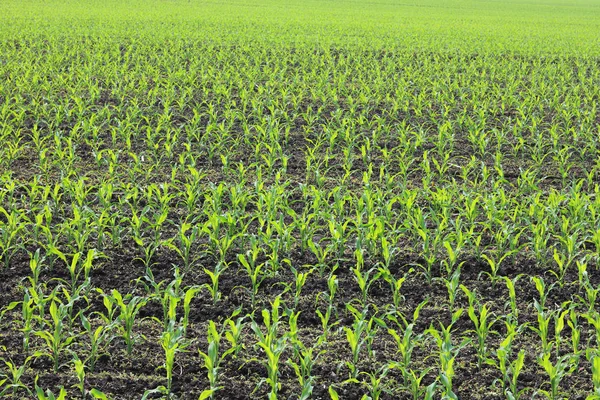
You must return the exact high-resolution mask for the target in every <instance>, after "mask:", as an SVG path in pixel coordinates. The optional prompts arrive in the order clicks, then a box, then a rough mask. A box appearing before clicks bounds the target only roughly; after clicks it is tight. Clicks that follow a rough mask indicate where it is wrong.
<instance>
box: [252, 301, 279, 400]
mask: <svg viewBox="0 0 600 400" xmlns="http://www.w3.org/2000/svg"><path fill="white" fill-rule="evenodd" d="M280 303H281V300H280V297H279V296H278V297H276V298H275V300H274V301H273V302H272V303H271V310H268V309H263V310H262V313H261V314H262V319H263V325H264V327H265V332H263V330H262V329H261V327H260V326H259V324H258V323H257V322H256V321H252V324H251V325H250V326H251V328H252V330H253V331H254V334H255V335H256V337H257V339H258V342H257V344H256V346H257V348H260V349H262V351H263V352H264V354H265V356H266V360H260V359H259V360H257V361H259V362H260V363H262V364H263V365H264V366H265V367H266V369H267V378H266V379H265V380H264V381H265V382H266V383H267V384H268V385H269V387H270V389H271V390H270V392H269V395H268V398H269V400H276V399H277V395H278V393H279V390H280V389H281V382H280V381H279V374H280V371H279V359H280V358H281V355H282V354H283V352H284V350H285V349H286V348H287V342H288V336H287V335H282V336H280V335H279V332H278V330H279V329H280V328H281V326H282V321H281V319H280V314H279V311H280Z"/></svg>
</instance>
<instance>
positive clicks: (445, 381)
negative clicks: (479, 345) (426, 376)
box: [426, 309, 470, 400]
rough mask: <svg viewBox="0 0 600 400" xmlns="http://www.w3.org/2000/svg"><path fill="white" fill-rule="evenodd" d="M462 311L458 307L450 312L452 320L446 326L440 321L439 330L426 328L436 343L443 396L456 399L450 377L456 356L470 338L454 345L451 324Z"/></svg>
mask: <svg viewBox="0 0 600 400" xmlns="http://www.w3.org/2000/svg"><path fill="white" fill-rule="evenodd" d="M462 313H463V309H458V310H457V311H455V312H454V313H453V314H452V322H451V323H450V324H449V325H448V326H444V325H443V324H442V323H440V330H439V331H438V330H437V329H435V328H434V327H433V325H432V326H430V327H429V329H427V331H426V332H427V333H429V334H430V335H431V336H432V337H433V338H434V340H435V342H436V344H437V347H438V349H437V353H438V356H439V360H440V376H439V379H440V381H441V383H442V385H443V387H444V391H443V396H444V398H448V399H452V400H458V396H457V395H456V393H454V391H453V385H452V379H453V378H454V361H455V360H456V356H457V355H458V353H459V352H460V350H461V349H463V348H464V347H465V346H466V345H467V344H468V343H469V342H470V339H463V340H462V341H461V343H459V344H458V345H454V344H453V342H452V326H453V325H454V323H455V322H456V321H457V320H458V318H460V316H461V315H462Z"/></svg>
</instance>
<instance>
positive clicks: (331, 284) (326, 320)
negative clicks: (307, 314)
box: [315, 274, 339, 344]
mask: <svg viewBox="0 0 600 400" xmlns="http://www.w3.org/2000/svg"><path fill="white" fill-rule="evenodd" d="M338 285H339V283H338V279H337V276H336V275H334V274H331V275H330V276H329V278H328V279H327V287H328V289H329V291H328V292H322V293H319V294H318V295H317V301H319V299H320V298H321V297H326V301H327V309H326V310H325V313H323V312H322V311H321V310H319V309H317V310H316V311H315V312H316V314H317V316H318V317H319V320H320V321H321V329H322V331H323V332H322V333H321V335H320V336H319V339H318V343H319V344H323V343H325V342H327V337H328V336H329V332H330V331H331V328H333V327H334V326H335V325H337V324H338V323H339V320H338V321H336V322H334V323H333V324H332V323H330V321H331V318H332V317H334V314H336V309H335V306H334V304H333V301H334V298H335V294H336V292H337V289H338Z"/></svg>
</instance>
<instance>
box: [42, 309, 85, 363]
mask: <svg viewBox="0 0 600 400" xmlns="http://www.w3.org/2000/svg"><path fill="white" fill-rule="evenodd" d="M69 308H70V307H69V305H66V304H62V303H61V304H59V303H58V301H57V300H52V303H51V304H50V308H49V311H50V318H51V321H50V323H49V324H48V328H49V329H48V330H37V331H35V332H34V335H35V336H37V337H40V338H41V339H42V340H43V341H44V343H45V344H46V350H45V351H44V350H39V351H36V352H35V354H34V356H35V357H36V358H37V357H48V358H50V360H51V361H52V367H53V371H54V372H55V373H57V372H58V370H59V369H60V367H61V366H62V365H61V364H60V359H61V356H62V355H63V354H64V353H69V352H70V346H71V344H72V343H73V342H74V340H75V339H76V337H77V336H75V335H73V334H72V332H71V331H70V329H69V328H68V326H66V325H65V320H69ZM63 365H64V364H63Z"/></svg>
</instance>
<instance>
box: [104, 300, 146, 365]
mask: <svg viewBox="0 0 600 400" xmlns="http://www.w3.org/2000/svg"><path fill="white" fill-rule="evenodd" d="M97 290H98V292H99V293H100V294H101V295H102V296H103V297H104V306H105V307H106V310H107V313H108V317H107V319H109V322H110V323H114V324H115V327H116V329H117V330H118V332H119V334H120V336H121V337H122V338H123V340H124V341H125V345H126V348H127V355H129V356H130V355H131V353H132V352H133V345H134V343H135V340H136V336H135V334H134V333H133V326H134V322H135V319H136V317H137V315H138V314H139V312H140V310H141V309H142V307H144V306H145V305H146V303H147V302H148V299H146V298H143V297H139V296H134V295H132V294H130V293H128V294H126V295H125V297H123V296H122V295H121V293H119V291H118V290H116V289H113V290H112V292H111V294H106V293H104V292H103V291H102V290H101V289H97ZM117 310H118V311H119V313H118V314H116V312H114V311H117Z"/></svg>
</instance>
